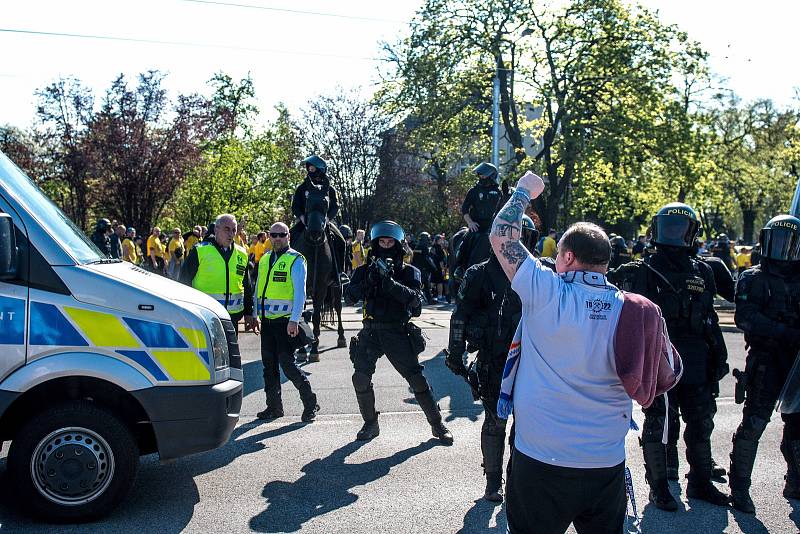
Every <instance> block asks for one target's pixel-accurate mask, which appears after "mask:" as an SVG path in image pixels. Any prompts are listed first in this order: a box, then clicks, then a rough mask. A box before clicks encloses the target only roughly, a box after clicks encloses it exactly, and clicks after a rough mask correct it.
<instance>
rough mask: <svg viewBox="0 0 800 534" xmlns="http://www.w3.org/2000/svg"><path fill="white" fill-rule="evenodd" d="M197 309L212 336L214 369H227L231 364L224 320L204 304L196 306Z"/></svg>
mask: <svg viewBox="0 0 800 534" xmlns="http://www.w3.org/2000/svg"><path fill="white" fill-rule="evenodd" d="M195 309H196V310H197V311H198V313H199V314H200V315H201V316H202V317H203V321H204V322H205V323H206V329H208V333H209V335H210V336H211V352H212V354H213V356H214V370H216V371H219V370H220V369H225V368H226V367H229V366H230V364H231V357H230V353H229V352H228V339H227V338H226V337H225V329H224V328H223V327H222V321H221V320H220V318H219V317H217V314H215V313H214V312H212V311H211V310H207V309H206V308H203V307H202V306H195Z"/></svg>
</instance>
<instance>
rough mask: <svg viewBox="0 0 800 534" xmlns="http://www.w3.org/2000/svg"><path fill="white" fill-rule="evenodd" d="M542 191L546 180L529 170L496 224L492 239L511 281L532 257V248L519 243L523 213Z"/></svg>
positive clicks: (495, 220) (498, 257) (497, 218)
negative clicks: (529, 252)
mask: <svg viewBox="0 0 800 534" xmlns="http://www.w3.org/2000/svg"><path fill="white" fill-rule="evenodd" d="M542 191H544V182H543V181H542V179H541V178H539V177H538V176H536V175H535V174H533V173H532V172H530V171H528V172H527V173H525V175H524V176H523V177H522V178H520V179H519V182H518V183H517V189H516V191H514V194H513V195H511V198H510V199H509V200H508V202H506V205H505V206H503V208H502V209H501V210H500V212H499V213H498V214H497V216H496V217H495V218H494V222H493V223H492V231H491V233H490V234H489V241H490V242H491V243H492V249H494V253H495V256H497V259H498V260H499V261H500V265H501V266H502V267H503V271H504V272H505V273H506V276H508V279H509V280H513V279H514V275H515V274H516V273H517V269H518V268H519V266H520V265H522V262H523V261H525V258H527V257H528V250H527V249H526V248H525V247H524V246H523V245H522V243H520V242H519V238H520V234H521V231H522V216H523V215H524V214H525V208H526V207H527V205H528V203H529V202H530V201H531V200H533V199H534V198H536V197H538V196H539V195H541V194H542Z"/></svg>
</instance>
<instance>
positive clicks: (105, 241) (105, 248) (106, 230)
mask: <svg viewBox="0 0 800 534" xmlns="http://www.w3.org/2000/svg"><path fill="white" fill-rule="evenodd" d="M111 232H112V228H111V221H109V220H108V219H99V220H98V221H97V224H95V226H94V233H92V243H94V244H95V245H96V246H97V248H99V249H100V252H102V253H103V255H105V257H107V258H110V257H111Z"/></svg>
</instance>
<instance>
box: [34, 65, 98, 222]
mask: <svg viewBox="0 0 800 534" xmlns="http://www.w3.org/2000/svg"><path fill="white" fill-rule="evenodd" d="M36 95H37V96H38V98H39V103H38V106H37V110H36V112H37V117H38V128H37V130H38V135H39V136H40V139H41V141H42V143H43V144H45V145H46V146H47V149H48V153H49V158H50V168H51V169H52V172H53V173H54V175H55V176H57V177H58V179H59V180H60V181H61V182H62V183H63V184H64V186H65V187H64V188H63V189H61V190H60V191H59V194H58V196H56V197H55V200H56V202H57V203H58V204H59V205H60V206H61V208H62V209H63V210H64V211H65V212H66V214H67V215H68V216H69V217H70V218H71V219H72V220H73V221H75V222H76V223H77V224H78V226H80V227H82V228H87V223H88V215H89V213H90V212H91V209H92V207H93V205H94V202H95V195H94V192H95V191H96V188H95V185H96V184H95V181H94V180H93V178H92V176H91V174H90V171H91V166H92V164H91V162H90V159H89V155H88V153H87V147H86V143H87V136H88V131H89V125H90V124H91V122H92V120H93V119H94V97H93V96H92V94H91V92H90V91H89V89H87V88H85V87H83V86H82V85H81V83H80V81H78V80H77V79H75V78H62V79H60V80H58V81H56V82H53V83H52V84H50V85H49V86H47V87H45V88H44V89H42V90H40V91H37V92H36ZM55 192H56V191H50V193H51V194H52V193H55Z"/></svg>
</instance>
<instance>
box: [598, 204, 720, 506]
mask: <svg viewBox="0 0 800 534" xmlns="http://www.w3.org/2000/svg"><path fill="white" fill-rule="evenodd" d="M651 232H652V242H653V243H654V244H655V252H654V253H653V254H652V255H650V256H649V257H648V258H646V259H645V260H643V261H635V262H632V263H628V264H625V265H622V266H620V267H619V268H618V269H616V270H615V271H614V272H612V273H610V274H609V279H610V280H611V281H612V282H614V283H616V284H617V285H618V286H619V287H621V288H622V289H624V290H626V291H632V292H634V293H639V294H641V295H644V296H645V297H647V298H649V299H650V300H652V301H653V302H655V303H656V304H658V305H659V306H660V307H661V312H662V314H663V316H664V319H665V320H666V323H667V330H668V332H669V336H670V339H671V340H672V343H673V344H674V345H675V347H676V348H677V349H678V352H679V353H680V355H681V358H682V360H683V364H684V373H683V377H682V378H681V381H680V383H679V384H678V385H677V386H676V387H675V388H674V389H672V390H671V391H670V392H669V395H668V399H667V400H668V404H669V410H670V418H673V417H677V411H673V410H674V407H677V408H678V409H679V410H680V413H681V415H682V416H683V420H684V422H685V424H686V427H685V431H684V434H683V439H684V441H685V442H686V458H687V460H688V462H689V466H690V471H689V476H688V478H689V484H688V487H687V490H686V495H687V496H688V497H691V498H695V499H701V500H704V501H708V502H710V503H713V504H717V505H720V506H724V505H726V504H727V503H728V497H727V496H726V495H725V494H724V493H722V492H720V491H719V490H718V489H717V488H716V487H715V486H714V485H713V483H712V482H711V477H712V459H711V433H712V431H713V430H714V421H713V413H712V410H711V402H712V398H713V387H714V384H715V383H716V382H717V381H719V379H720V378H722V376H723V375H724V373H726V372H727V363H726V362H721V361H719V359H718V357H717V355H715V354H714V351H713V350H712V344H713V342H714V336H713V327H712V325H713V322H714V314H715V312H714V295H715V293H716V286H715V284H714V275H713V273H712V271H711V268H710V267H708V265H706V264H705V263H702V262H700V261H699V260H697V258H696V257H695V254H694V252H693V249H692V247H693V245H694V241H695V238H696V237H697V235H698V234H699V232H700V222H699V220H698V218H697V215H696V214H695V211H694V210H693V209H692V208H690V207H689V206H687V205H686V204H682V203H678V202H676V203H672V204H667V205H666V206H664V207H663V208H661V209H660V210H659V211H658V213H657V214H656V215H655V217H653V220H652V224H651ZM644 414H645V420H644V428H643V429H642V438H641V443H642V449H643V452H644V461H645V472H646V478H647V481H648V483H649V485H650V500H651V501H652V502H653V503H654V504H655V505H656V506H657V507H658V508H661V509H663V510H669V511H675V510H677V509H678V504H677V502H676V501H675V499H674V497H673V496H672V495H671V494H670V492H669V486H668V484H667V472H666V455H665V448H664V445H663V444H662V437H663V433H664V425H665V421H666V419H667V402H666V401H665V398H664V397H663V396H661V397H659V398H657V399H656V400H655V402H653V404H652V406H651V407H650V408H647V409H645V410H644ZM672 414H675V415H674V416H673V415H672ZM670 427H671V431H672V432H675V431H676V430H677V425H670Z"/></svg>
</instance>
